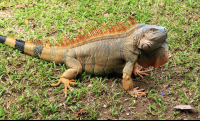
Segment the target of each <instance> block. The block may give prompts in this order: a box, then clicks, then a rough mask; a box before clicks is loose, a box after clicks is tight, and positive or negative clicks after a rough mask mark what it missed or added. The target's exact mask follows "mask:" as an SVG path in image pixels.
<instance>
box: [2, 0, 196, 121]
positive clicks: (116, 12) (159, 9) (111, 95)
mask: <svg viewBox="0 0 200 121" xmlns="http://www.w3.org/2000/svg"><path fill="white" fill-rule="evenodd" d="M129 16H132V17H134V18H135V19H136V21H137V22H138V23H145V24H153V25H158V26H164V27H166V28H167V29H168V35H169V42H168V44H169V56H170V60H169V61H168V62H167V63H166V64H165V66H164V68H163V69H161V68H156V69H153V70H152V72H151V73H150V74H149V75H148V76H145V78H144V79H141V78H140V77H136V78H135V77H133V81H134V84H135V86H139V87H140V88H144V89H145V90H146V91H148V96H146V97H141V98H134V97H133V96H131V95H130V94H128V93H126V92H125V91H124V89H123V86H122V84H121V75H120V74H119V75H114V76H111V77H95V76H90V75H87V74H85V73H83V74H82V75H80V76H79V77H78V78H76V80H75V81H76V82H77V83H78V85H75V86H72V87H73V89H74V91H73V92H70V91H68V96H67V98H66V99H65V98H64V93H63V89H64V85H61V86H60V87H51V86H50V85H51V84H52V83H56V82H58V79H59V77H60V76H61V74H62V73H63V72H64V71H65V70H66V69H67V68H66V67H65V65H64V64H63V65H55V64H54V63H53V62H46V61H43V60H40V59H38V58H35V57H32V56H28V55H25V54H22V53H20V51H19V50H14V49H13V48H11V47H8V46H6V45H3V44H0V119H11V120H13V119H17V120H20V119H22V120H23V119H24V120H28V119H29V120H31V119H47V120H52V119H60V120H61V119H63V120H68V119H87V120H90V119H129V120H133V119H145V120H150V119H152V120H154V119H156V120H157V119H174V120H177V119H200V105H199V102H200V91H199V88H200V1H199V0H182V1H180V0H141V1H139V0H138V1H135V0H119V1H117V0H116V1H114V0H10V1H9V0H7V1H4V0H0V35H4V36H9V37H13V38H17V39H21V40H27V41H32V40H43V41H45V40H47V39H48V40H50V42H51V43H52V44H56V43H60V41H62V40H64V39H65V37H69V38H73V37H74V35H76V34H78V33H79V32H82V29H85V30H86V31H89V30H91V28H92V27H93V26H98V25H99V26H100V25H101V24H102V23H104V24H107V25H109V24H116V22H117V21H122V22H125V21H126V20H127V18H128V17H129ZM180 104H183V105H191V106H192V107H193V109H192V110H175V109H174V107H175V106H176V105H180ZM78 112H80V113H78Z"/></svg>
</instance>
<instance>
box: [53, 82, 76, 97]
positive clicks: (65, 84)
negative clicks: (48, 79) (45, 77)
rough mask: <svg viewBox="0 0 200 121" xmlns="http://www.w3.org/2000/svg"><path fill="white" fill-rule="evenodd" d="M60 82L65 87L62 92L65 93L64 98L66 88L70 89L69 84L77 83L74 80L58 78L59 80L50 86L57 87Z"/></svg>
mask: <svg viewBox="0 0 200 121" xmlns="http://www.w3.org/2000/svg"><path fill="white" fill-rule="evenodd" d="M61 83H63V84H64V86H65V89H64V93H65V98H66V97H67V88H69V90H70V91H71V90H72V89H71V87H70V85H69V84H77V83H76V82H74V80H69V79H65V78H60V80H59V82H58V83H57V84H52V85H51V86H53V87H57V86H59V85H60V84H61Z"/></svg>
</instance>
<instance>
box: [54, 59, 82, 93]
mask: <svg viewBox="0 0 200 121" xmlns="http://www.w3.org/2000/svg"><path fill="white" fill-rule="evenodd" d="M66 66H67V67H68V68H69V69H67V70H66V71H65V72H64V73H63V74H62V76H61V77H60V80H59V82H58V83H57V84H52V85H51V86H53V87H54V86H59V85H60V84H61V83H63V84H64V86H65V89H64V92H65V97H67V88H69V90H70V91H71V87H70V85H69V84H77V83H76V82H73V81H74V78H75V77H76V76H77V75H78V74H80V73H82V66H81V64H80V62H79V61H78V60H76V59H75V58H71V57H68V58H67V59H66Z"/></svg>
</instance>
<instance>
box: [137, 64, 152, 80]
mask: <svg viewBox="0 0 200 121" xmlns="http://www.w3.org/2000/svg"><path fill="white" fill-rule="evenodd" d="M143 69H144V68H143V67H142V68H140V69H138V68H137V64H135V65H134V67H133V73H134V75H135V76H137V75H138V76H140V77H141V78H144V77H143V76H146V75H148V74H147V73H148V72H150V71H151V70H147V71H141V70H143Z"/></svg>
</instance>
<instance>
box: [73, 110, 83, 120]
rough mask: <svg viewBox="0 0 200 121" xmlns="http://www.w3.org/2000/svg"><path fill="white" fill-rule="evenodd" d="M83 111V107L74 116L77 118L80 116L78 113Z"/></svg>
mask: <svg viewBox="0 0 200 121" xmlns="http://www.w3.org/2000/svg"><path fill="white" fill-rule="evenodd" d="M82 111H83V109H80V110H79V111H78V113H77V114H74V115H73V116H72V117H75V118H76V117H77V116H78V114H79V113H81V112H82Z"/></svg>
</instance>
